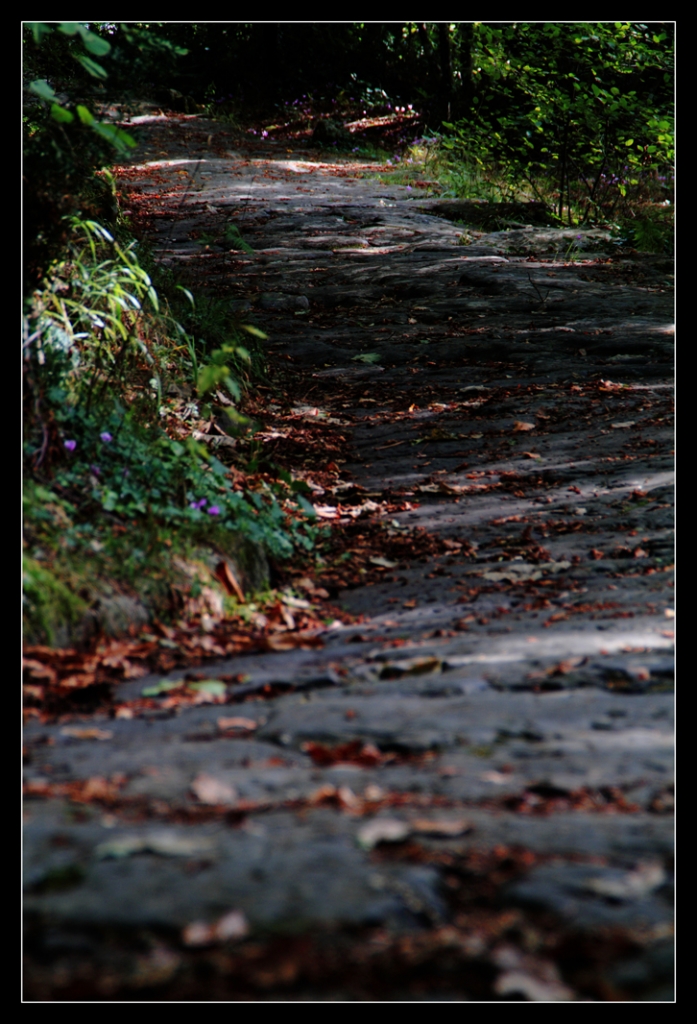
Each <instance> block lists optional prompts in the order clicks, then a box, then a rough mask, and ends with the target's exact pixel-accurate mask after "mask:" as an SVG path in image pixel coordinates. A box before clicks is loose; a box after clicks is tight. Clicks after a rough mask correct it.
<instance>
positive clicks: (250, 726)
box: [218, 718, 258, 732]
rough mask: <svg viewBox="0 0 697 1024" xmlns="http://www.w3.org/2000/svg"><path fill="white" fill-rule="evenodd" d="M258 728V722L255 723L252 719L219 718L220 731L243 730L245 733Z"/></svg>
mask: <svg viewBox="0 0 697 1024" xmlns="http://www.w3.org/2000/svg"><path fill="white" fill-rule="evenodd" d="M257 727H258V722H255V721H254V719H252V718H219V719H218V728H219V729H221V730H222V731H224V732H225V731H227V730H228V729H245V730H246V731H247V732H252V731H253V730H254V729H256V728H257Z"/></svg>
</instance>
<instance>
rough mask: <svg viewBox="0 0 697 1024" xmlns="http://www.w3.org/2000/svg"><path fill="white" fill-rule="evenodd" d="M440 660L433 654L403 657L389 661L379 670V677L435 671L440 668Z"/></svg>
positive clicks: (416, 674)
mask: <svg viewBox="0 0 697 1024" xmlns="http://www.w3.org/2000/svg"><path fill="white" fill-rule="evenodd" d="M441 664H442V661H441V659H440V658H437V657H436V656H435V655H433V654H429V655H424V656H423V657H419V658H405V659H403V660H400V661H390V662H388V663H387V664H386V665H384V666H383V668H382V669H381V670H380V678H381V679H399V678H400V677H401V676H419V675H423V674H424V673H425V672H435V670H436V669H438V668H440V667H441Z"/></svg>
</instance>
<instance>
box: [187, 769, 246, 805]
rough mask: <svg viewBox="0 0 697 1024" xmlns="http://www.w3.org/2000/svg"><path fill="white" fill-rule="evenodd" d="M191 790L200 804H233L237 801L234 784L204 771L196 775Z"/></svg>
mask: <svg viewBox="0 0 697 1024" xmlns="http://www.w3.org/2000/svg"><path fill="white" fill-rule="evenodd" d="M191 792H192V793H193V794H194V796H195V797H196V799H197V800H200V802H201V803H202V804H234V803H235V802H236V801H237V790H236V789H235V787H234V786H230V785H228V783H227V782H222V781H221V780H220V779H216V777H215V776H214V775H207V774H206V773H205V772H201V773H200V774H199V775H197V776H196V778H195V779H194V781H193V782H192V783H191Z"/></svg>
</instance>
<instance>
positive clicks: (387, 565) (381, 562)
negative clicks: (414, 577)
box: [368, 555, 399, 569]
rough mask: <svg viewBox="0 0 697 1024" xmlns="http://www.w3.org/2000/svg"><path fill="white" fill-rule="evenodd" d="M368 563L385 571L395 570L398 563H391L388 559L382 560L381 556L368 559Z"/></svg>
mask: <svg viewBox="0 0 697 1024" xmlns="http://www.w3.org/2000/svg"><path fill="white" fill-rule="evenodd" d="M368 561H369V562H371V563H372V564H373V565H381V566H383V568H385V569H396V568H397V566H398V565H399V562H391V561H390V560H389V558H383V557H382V556H381V555H378V556H377V557H375V558H369V559H368Z"/></svg>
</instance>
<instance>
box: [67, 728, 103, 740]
mask: <svg viewBox="0 0 697 1024" xmlns="http://www.w3.org/2000/svg"><path fill="white" fill-rule="evenodd" d="M113 735H114V734H113V732H109V730H108V729H81V728H80V727H79V726H76V725H66V726H64V727H63V728H62V729H61V736H71V737H72V738H73V739H74V740H110V739H111V738H112V736H113Z"/></svg>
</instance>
